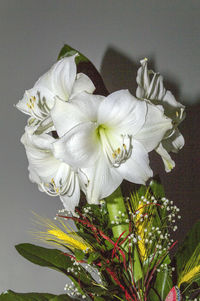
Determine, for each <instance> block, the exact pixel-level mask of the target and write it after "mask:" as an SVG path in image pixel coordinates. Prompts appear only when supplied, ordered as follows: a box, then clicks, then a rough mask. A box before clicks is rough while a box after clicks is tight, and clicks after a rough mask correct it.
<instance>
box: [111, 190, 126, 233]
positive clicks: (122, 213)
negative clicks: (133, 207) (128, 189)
mask: <svg viewBox="0 0 200 301" xmlns="http://www.w3.org/2000/svg"><path fill="white" fill-rule="evenodd" d="M105 201H106V204H107V209H108V213H109V219H110V222H111V223H112V222H113V221H114V222H115V224H113V226H112V231H113V236H114V237H115V238H118V237H119V236H120V235H121V234H122V232H124V231H126V232H125V233H124V235H123V236H126V235H128V232H129V223H127V221H126V220H127V219H128V214H127V211H126V207H125V204H124V199H123V196H122V193H121V188H120V186H119V187H118V188H117V190H115V191H114V192H113V193H112V194H111V195H109V196H108V197H107V198H106V199H105ZM117 221H118V222H119V224H118V225H116V222H117Z"/></svg>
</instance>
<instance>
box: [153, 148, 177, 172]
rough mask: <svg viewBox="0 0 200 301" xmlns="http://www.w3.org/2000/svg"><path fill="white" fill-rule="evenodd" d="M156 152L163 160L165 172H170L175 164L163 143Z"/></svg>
mask: <svg viewBox="0 0 200 301" xmlns="http://www.w3.org/2000/svg"><path fill="white" fill-rule="evenodd" d="M155 150H156V152H157V153H158V154H159V155H160V156H161V158H162V160H163V163H164V165H165V171H166V172H170V171H171V170H172V169H173V168H174V167H175V162H174V161H173V160H172V158H171V156H170V155H169V154H168V152H167V150H166V149H165V148H164V147H163V145H162V143H160V144H159V146H158V147H157V148H156V149H155Z"/></svg>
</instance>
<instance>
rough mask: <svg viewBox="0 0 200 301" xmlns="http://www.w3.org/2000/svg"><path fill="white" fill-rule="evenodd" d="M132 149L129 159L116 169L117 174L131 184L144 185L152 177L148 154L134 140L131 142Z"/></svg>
mask: <svg viewBox="0 0 200 301" xmlns="http://www.w3.org/2000/svg"><path fill="white" fill-rule="evenodd" d="M132 144H133V149H132V155H131V157H130V158H129V159H128V160H127V161H126V162H125V163H123V164H121V165H120V166H119V168H118V169H117V170H118V172H119V174H120V175H121V176H122V177H123V178H124V179H126V180H127V181H130V182H132V183H136V184H145V182H146V181H147V180H148V179H149V178H150V177H152V176H153V172H152V170H151V168H150V167H149V158H148V153H147V151H146V149H145V148H144V146H143V145H142V144H141V143H139V142H138V141H136V140H133V142H132Z"/></svg>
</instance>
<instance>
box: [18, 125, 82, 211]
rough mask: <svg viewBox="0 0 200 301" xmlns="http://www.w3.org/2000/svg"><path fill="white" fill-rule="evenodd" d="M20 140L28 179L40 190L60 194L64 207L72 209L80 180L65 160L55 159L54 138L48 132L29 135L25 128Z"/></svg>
mask: <svg viewBox="0 0 200 301" xmlns="http://www.w3.org/2000/svg"><path fill="white" fill-rule="evenodd" d="M21 142H22V143H23V144H24V146H25V149H26V154H27V158H28V161H29V167H28V169H29V177H30V180H31V181H32V182H34V183H36V184H38V188H39V190H41V191H44V192H46V193H47V194H49V195H51V196H60V199H61V201H62V203H63V205H64V207H65V208H66V209H67V210H69V211H74V208H75V206H77V205H78V203H79V198H80V184H79V183H80V181H79V178H78V175H77V173H76V172H75V171H74V170H73V169H72V168H71V167H70V166H69V165H68V164H66V163H65V162H62V161H60V160H58V159H56V158H55V157H54V155H53V152H52V143H53V142H55V139H54V138H53V137H51V136H50V135H48V134H41V135H31V134H30V133H29V129H28V128H26V131H25V133H24V135H23V136H22V138H21Z"/></svg>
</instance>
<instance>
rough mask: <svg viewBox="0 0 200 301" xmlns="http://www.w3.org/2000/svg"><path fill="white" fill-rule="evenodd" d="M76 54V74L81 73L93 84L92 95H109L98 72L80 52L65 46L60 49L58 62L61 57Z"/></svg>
mask: <svg viewBox="0 0 200 301" xmlns="http://www.w3.org/2000/svg"><path fill="white" fill-rule="evenodd" d="M76 53H78V55H77V56H76V58H75V62H76V65H77V73H79V72H82V73H84V74H86V75H87V76H88V77H89V78H90V79H91V80H92V81H93V83H94V85H95V87H96V90H95V92H94V94H99V95H104V96H107V95H108V94H109V93H108V90H107V89H106V87H105V84H104V82H103V79H102V77H101V75H100V73H99V71H98V70H97V69H96V67H95V66H94V65H93V64H92V62H91V61H90V60H89V59H88V58H87V57H86V56H85V55H83V54H82V53H81V52H80V51H78V50H76V49H74V48H72V47H71V46H69V45H66V44H65V45H64V46H63V47H62V49H61V51H60V53H59V55H58V60H59V59H61V58H63V57H68V56H72V55H74V54H76Z"/></svg>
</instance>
